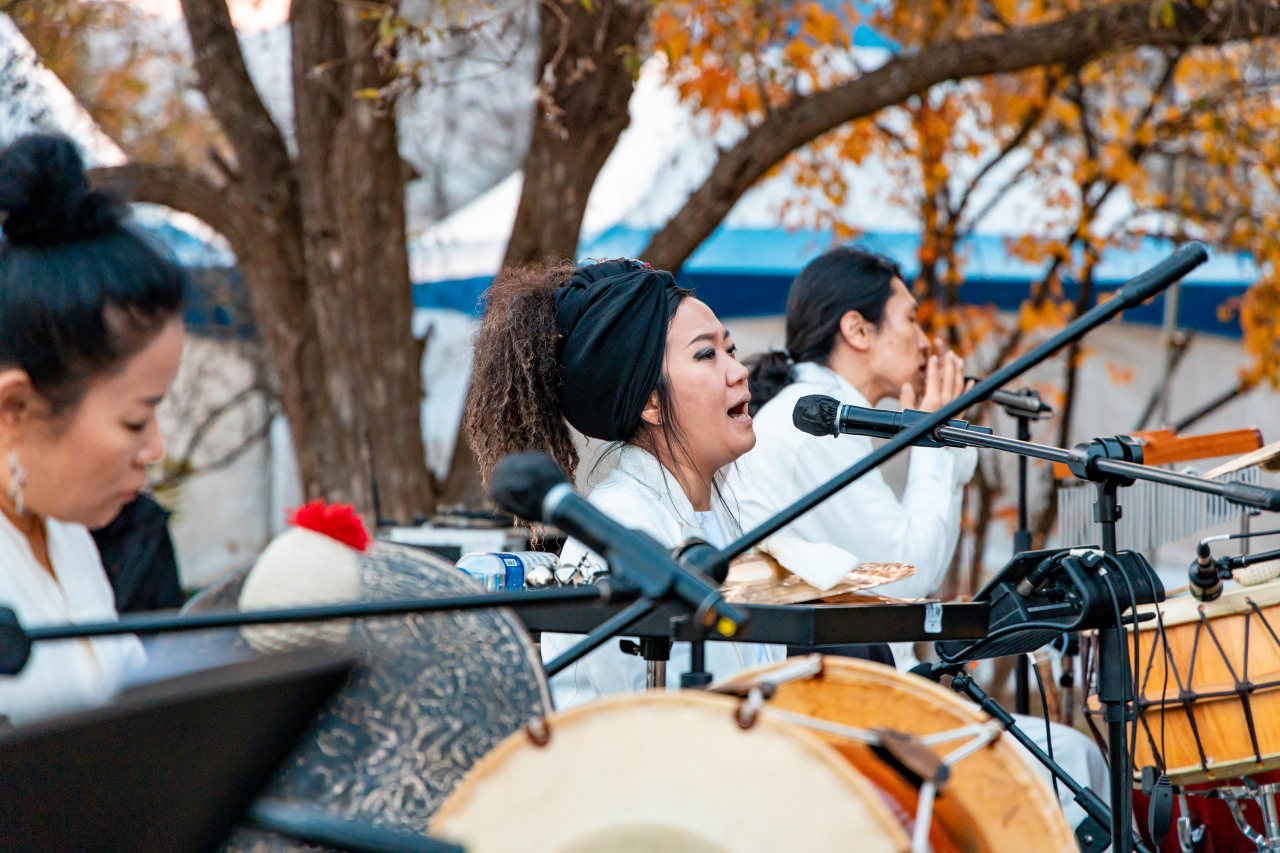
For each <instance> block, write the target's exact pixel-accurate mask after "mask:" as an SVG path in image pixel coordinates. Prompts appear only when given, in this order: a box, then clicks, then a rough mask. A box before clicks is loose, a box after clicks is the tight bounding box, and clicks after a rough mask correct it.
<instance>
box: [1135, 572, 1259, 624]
mask: <svg viewBox="0 0 1280 853" xmlns="http://www.w3.org/2000/svg"><path fill="white" fill-rule="evenodd" d="M1250 602H1253V604H1255V605H1257V606H1258V607H1260V608H1265V607H1273V606H1275V605H1277V604H1280V578H1276V579H1274V580H1269V581H1266V582H1265V583H1260V584H1256V585H1254V586H1236V587H1232V588H1231V589H1228V590H1226V591H1224V592H1223V593H1222V595H1221V597H1219V598H1217V599H1215V600H1213V601H1207V602H1202V601H1199V600H1198V599H1196V598H1195V597H1194V596H1192V595H1191V593H1190V592H1187V593H1183V594H1182V595H1178V596H1175V597H1174V598H1170V599H1166V600H1165V601H1164V602H1162V603H1160V604H1159V605H1155V604H1143V605H1141V606H1139V608H1138V610H1139V612H1141V613H1155V612H1156V610H1157V609H1158V610H1159V611H1160V621H1161V623H1162V624H1163V625H1164V626H1165V627H1166V628H1172V627H1175V626H1178V625H1186V624H1189V623H1192V622H1198V621H1200V608H1201V607H1203V608H1204V616H1205V618H1206V619H1219V618H1222V617H1226V616H1241V615H1243V614H1245V613H1249V612H1251V611H1252V610H1253V607H1252V606H1251V605H1250ZM1138 630H1139V631H1154V630H1156V620H1154V619H1151V620H1148V621H1146V622H1142V623H1139V625H1138Z"/></svg>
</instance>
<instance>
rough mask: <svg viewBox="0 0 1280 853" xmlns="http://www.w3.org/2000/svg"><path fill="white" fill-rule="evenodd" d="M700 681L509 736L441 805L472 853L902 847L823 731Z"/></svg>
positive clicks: (827, 851) (444, 830)
mask: <svg viewBox="0 0 1280 853" xmlns="http://www.w3.org/2000/svg"><path fill="white" fill-rule="evenodd" d="M736 706H737V703H736V701H735V700H734V699H731V698H729V697H724V696H715V695H709V694H706V693H702V692H698V691H684V692H680V693H670V694H662V693H650V694H628V695H623V696H617V697H610V698H605V699H601V700H598V701H595V702H592V703H589V704H587V705H583V706H581V707H578V708H574V709H572V710H569V711H566V712H564V713H561V714H557V715H554V716H552V717H551V718H550V719H549V720H548V721H547V724H546V725H547V729H546V734H547V735H548V736H549V738H548V739H546V740H543V739H542V738H541V737H540V738H539V739H538V741H537V742H535V740H534V738H533V737H531V736H530V735H529V734H527V733H520V734H516V735H513V736H512V737H511V738H509V739H508V740H506V741H505V742H504V743H503V744H502V745H500V746H499V747H498V748H497V749H495V750H494V751H493V752H491V753H490V754H489V755H488V756H486V757H485V758H484V759H483V760H482V761H481V762H480V763H479V764H477V765H476V767H475V769H474V770H473V771H472V772H471V773H470V774H469V775H468V776H467V778H466V779H465V780H464V781H463V782H462V784H461V785H459V786H458V789H457V790H456V791H455V792H454V794H453V795H452V796H451V797H450V798H449V799H448V800H447V801H446V802H445V804H444V805H443V806H441V808H440V810H439V812H437V814H436V818H435V821H434V822H433V823H432V833H433V834H435V835H437V836H440V837H443V838H448V839H451V840H454V841H457V842H460V843H462V844H464V845H465V847H466V849H467V850H468V853H775V851H784V850H795V851H801V850H803V851H806V853H836V851H841V853H845V851H849V850H857V851H859V853H903V851H906V850H907V849H908V842H907V838H906V835H905V834H904V833H903V831H902V829H901V828H900V827H899V825H898V823H897V821H896V820H895V819H894V817H893V816H892V815H891V814H890V813H889V811H888V810H887V809H886V807H885V805H884V804H883V803H882V802H881V800H880V797H879V795H878V794H877V792H876V791H875V789H874V788H873V787H872V786H871V785H870V784H869V783H868V782H867V781H866V780H865V779H864V778H862V776H861V775H860V774H858V773H857V772H856V771H855V770H854V769H853V768H852V767H851V766H849V765H848V764H847V763H846V762H844V761H842V760H841V759H840V758H839V756H838V755H837V754H836V753H835V752H834V751H833V750H831V749H829V748H827V747H826V746H825V745H824V744H823V743H822V742H821V741H820V740H819V739H818V738H816V737H814V736H812V735H810V734H808V733H806V732H804V731H803V730H800V729H797V728H795V727H793V726H788V725H786V724H782V723H775V722H772V721H770V720H768V719H762V720H761V721H760V722H759V723H758V724H757V725H755V726H752V727H751V728H750V729H746V730H744V729H742V728H740V727H739V726H738V725H737V724H735V722H734V711H735V708H736Z"/></svg>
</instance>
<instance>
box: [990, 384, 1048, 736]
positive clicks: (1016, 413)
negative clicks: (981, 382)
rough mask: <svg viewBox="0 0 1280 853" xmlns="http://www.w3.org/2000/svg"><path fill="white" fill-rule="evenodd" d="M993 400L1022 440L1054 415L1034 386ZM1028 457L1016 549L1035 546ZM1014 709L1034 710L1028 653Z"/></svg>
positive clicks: (1017, 665)
mask: <svg viewBox="0 0 1280 853" xmlns="http://www.w3.org/2000/svg"><path fill="white" fill-rule="evenodd" d="M991 402H993V403H995V404H996V405H998V406H999V407H1000V408H1002V409H1004V412H1005V414H1006V415H1008V416H1009V417H1011V418H1013V419H1014V421H1015V422H1017V425H1018V441H1025V442H1030V441H1031V422H1032V421H1033V420H1034V421H1038V420H1043V419H1046V418H1051V417H1053V408H1052V407H1051V406H1049V404H1048V403H1045V402H1044V401H1043V400H1041V399H1040V395H1039V394H1038V393H1036V392H1035V391H1033V390H1031V389H1030V388H1023V389H1022V390H1021V391H1017V392H1010V391H997V392H996V393H994V394H992V395H991ZM1027 516H1028V513H1027V457H1026V456H1023V455H1022V454H1018V529H1017V530H1015V531H1014V532H1013V553H1015V554H1021V553H1023V552H1025V551H1030V550H1031V529H1030V525H1029V522H1028V520H1027ZM1013 673H1014V698H1013V710H1014V711H1016V712H1017V713H1019V714H1029V713H1031V689H1030V688H1031V684H1030V675H1031V673H1030V667H1029V664H1028V662H1027V657H1026V655H1018V656H1017V657H1016V658H1015V659H1014V669H1013Z"/></svg>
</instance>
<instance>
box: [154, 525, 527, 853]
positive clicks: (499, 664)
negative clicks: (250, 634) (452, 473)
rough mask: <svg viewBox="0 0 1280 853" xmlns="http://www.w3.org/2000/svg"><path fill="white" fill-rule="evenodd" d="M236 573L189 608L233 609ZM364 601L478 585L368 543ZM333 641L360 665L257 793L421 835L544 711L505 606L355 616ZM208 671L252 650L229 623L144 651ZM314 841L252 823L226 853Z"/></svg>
mask: <svg viewBox="0 0 1280 853" xmlns="http://www.w3.org/2000/svg"><path fill="white" fill-rule="evenodd" d="M246 573H247V572H245V571H241V572H237V573H235V574H233V575H231V576H229V577H227V578H225V579H224V580H223V581H222V582H220V583H218V584H215V585H214V586H213V587H210V588H209V589H208V590H206V591H205V592H204V593H202V594H201V595H200V596H198V597H197V598H196V599H193V601H192V602H191V603H190V604H189V605H188V609H189V610H194V611H207V610H218V609H234V608H235V607H236V602H237V600H238V599H239V595H240V589H241V586H242V585H243V583H244V578H245V575H246ZM359 574H360V591H359V598H360V600H363V601H386V600H392V599H405V598H411V597H412V598H419V597H420V598H426V597H433V596H446V595H459V594H468V593H475V592H479V591H480V588H479V585H478V584H476V583H475V581H473V580H471V579H470V578H468V577H467V576H466V575H464V574H463V573H462V572H460V571H458V570H457V569H455V568H454V567H453V566H452V565H450V564H448V563H446V562H444V561H442V560H440V559H439V558H437V557H435V556H434V555H431V554H428V553H426V552H424V551H421V550H419V549H416V548H410V547H406V546H403V545H391V544H388V543H381V542H379V543H375V544H374V545H373V546H372V547H370V548H369V550H368V551H366V552H364V553H362V554H360V556H359ZM344 646H345V647H346V648H347V649H349V650H350V651H352V652H354V653H355V655H356V656H357V657H358V658H359V660H360V666H358V667H357V669H356V671H355V673H354V674H353V675H352V677H351V681H350V682H349V683H348V684H347V686H346V687H344V688H343V689H342V691H341V692H340V693H339V694H338V695H337V696H336V697H335V698H334V700H333V701H332V702H331V703H330V705H329V707H328V708H327V709H325V711H323V712H322V713H321V715H320V716H319V717H318V718H317V720H316V722H315V725H314V727H313V728H312V731H311V732H310V733H309V734H308V735H306V736H304V737H303V738H302V740H301V741H300V742H299V744H298V746H297V748H296V749H295V751H294V754H293V755H292V756H291V757H290V759H289V760H288V761H287V762H286V763H285V765H284V767H282V768H281V770H280V771H279V772H278V773H277V774H276V778H275V779H274V780H273V781H272V782H271V784H269V785H268V787H267V789H266V791H265V792H264V793H265V794H266V795H268V796H271V797H275V798H279V799H282V800H285V801H287V802H294V803H300V804H305V805H309V806H314V807H319V808H321V809H323V810H324V811H325V812H327V813H329V814H331V815H334V816H337V817H347V818H354V819H357V820H362V821H367V822H368V823H371V824H375V825H381V826H390V827H395V828H399V829H402V830H405V831H412V832H422V831H424V830H425V829H426V827H427V824H428V823H429V821H430V819H431V816H432V815H433V814H434V813H435V810H436V808H437V807H438V806H439V805H440V803H441V802H442V801H443V800H444V799H445V797H446V796H447V795H448V794H449V793H450V792H451V791H452V790H453V788H454V786H455V785H456V784H457V783H458V781H459V780H460V779H461V778H462V777H463V775H464V774H465V773H466V772H467V771H468V770H469V769H470V768H471V766H472V765H473V764H474V763H475V762H476V761H478V760H479V759H480V758H481V756H483V755H485V754H486V753H487V752H489V750H491V749H492V748H493V747H494V746H495V745H497V744H498V743H501V742H502V741H503V740H504V739H505V738H506V737H507V736H508V735H510V734H511V733H512V732H515V731H518V730H519V729H520V728H521V727H522V726H524V725H525V724H526V723H527V722H528V721H529V720H530V719H533V718H536V717H540V716H541V715H543V714H545V713H546V712H547V711H548V709H550V707H551V699H550V694H549V692H548V689H547V683H546V679H545V677H544V676H543V672H542V662H541V659H540V658H539V656H538V654H537V650H536V648H535V647H534V645H533V642H532V641H531V640H530V639H529V636H528V634H527V633H526V631H525V629H524V626H523V625H522V624H521V623H520V621H519V620H518V619H517V618H516V617H515V615H514V614H512V613H511V612H510V611H506V610H473V611H467V612H456V613H440V614H432V615H412V616H396V617H388V618H378V619H363V620H354V621H353V622H352V623H351V630H350V631H349V632H348V633H347V638H346V641H345V643H344ZM156 651H157V652H159V653H160V654H162V655H165V654H167V655H174V656H178V655H181V656H183V657H185V658H187V659H190V658H192V657H198V656H204V657H206V658H208V660H207V661H206V665H211V664H213V663H217V662H219V660H227V659H243V658H245V657H252V656H255V655H256V654H257V653H256V652H254V651H253V650H252V649H251V648H250V647H249V646H248V644H247V643H246V642H245V641H244V640H243V638H242V637H241V635H240V632H238V631H216V632H200V633H199V634H195V635H189V636H183V637H178V638H173V640H172V641H170V639H169V638H166V640H165V645H164V646H162V647H161V648H159V649H157V650H156ZM313 849H314V848H312V847H310V846H308V845H304V844H301V843H295V842H291V841H288V840H286V839H283V838H280V837H278V836H275V835H271V834H268V833H264V832H260V831H258V830H255V829H250V828H247V827H245V828H240V829H237V830H236V833H235V834H234V835H233V837H232V839H231V841H229V842H228V844H227V846H226V847H225V848H224V853H285V852H286V851H288V853H294V851H306V850H313Z"/></svg>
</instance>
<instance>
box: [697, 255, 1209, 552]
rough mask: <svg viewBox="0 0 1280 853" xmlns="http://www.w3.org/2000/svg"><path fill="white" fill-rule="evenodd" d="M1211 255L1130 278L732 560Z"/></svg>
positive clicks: (812, 496)
mask: <svg viewBox="0 0 1280 853" xmlns="http://www.w3.org/2000/svg"><path fill="white" fill-rule="evenodd" d="M1208 259H1209V254H1208V252H1207V251H1206V250H1205V248H1204V246H1202V245H1201V244H1199V243H1188V244H1187V245H1185V246H1183V247H1182V248H1180V249H1178V250H1177V251H1176V252H1174V253H1173V254H1172V255H1170V256H1169V257H1168V258H1166V259H1165V260H1163V261H1161V262H1160V263H1159V264H1157V265H1156V266H1154V267H1152V268H1151V269H1149V270H1147V271H1146V272H1144V273H1142V274H1141V275H1139V276H1137V277H1136V278H1133V279H1130V280H1129V281H1128V282H1127V283H1126V284H1124V285H1123V286H1122V287H1120V289H1119V290H1117V291H1116V293H1115V296H1114V297H1112V298H1111V299H1109V300H1107V301H1106V302H1103V303H1100V304H1098V305H1095V306H1094V307H1093V308H1091V309H1090V310H1089V311H1086V312H1085V313H1084V314H1082V315H1080V317H1078V318H1077V319H1076V320H1075V321H1074V322H1072V323H1069V324H1068V325H1067V326H1066V327H1065V328H1063V329H1061V330H1059V331H1058V333H1057V334H1055V335H1053V336H1052V337H1050V338H1049V339H1048V340H1045V341H1043V342H1041V343H1040V344H1039V345H1037V346H1036V347H1034V348H1033V349H1031V350H1030V351H1029V352H1027V353H1024V354H1023V355H1022V356H1021V357H1019V358H1016V359H1014V360H1013V361H1011V362H1009V363H1008V364H1006V365H1005V366H1004V367H1002V368H1000V369H999V370H997V371H996V372H995V373H992V374H991V375H990V376H988V377H987V378H986V379H983V380H982V381H981V382H979V383H978V384H977V385H975V386H973V387H972V388H970V389H969V390H968V391H966V392H965V393H963V394H961V395H960V396H959V397H956V398H955V399H954V400H952V401H951V402H950V403H947V404H946V405H944V406H942V407H941V408H939V409H938V410H937V411H936V412H933V413H932V414H931V415H930V416H929V417H927V418H924V419H922V420H920V421H917V422H916V423H915V424H913V425H912V426H910V427H909V428H907V429H905V430H903V431H902V432H900V433H899V434H898V435H897V436H896V437H894V438H892V439H890V440H889V441H888V442H886V443H885V444H883V445H881V446H880V447H879V448H877V449H875V450H873V451H871V452H870V453H868V454H867V455H866V456H864V457H863V458H862V459H860V460H858V462H856V463H854V464H853V465H851V466H850V467H849V468H847V469H845V470H844V471H843V472H842V473H840V474H837V475H836V476H835V477H833V478H831V479H830V480H828V481H827V482H826V483H824V484H823V485H821V486H819V487H818V488H817V489H815V490H813V491H812V492H810V493H809V494H807V495H805V496H804V497H802V498H800V499H799V500H797V501H796V502H795V503H793V504H791V506H789V507H787V508H785V509H783V510H781V511H780V512H778V513H777V514H776V515H774V516H773V517H772V518H770V519H768V520H767V521H765V522H764V523H762V524H760V525H759V526H758V527H756V528H755V529H754V530H751V531H749V532H747V533H744V534H743V535H742V536H740V537H739V538H738V539H737V540H736V541H734V542H732V543H730V544H729V545H728V546H727V547H726V548H725V549H724V550H723V552H722V553H723V555H724V558H725V559H726V560H732V559H733V558H734V557H737V556H739V555H741V554H745V553H746V552H747V551H749V550H751V548H753V547H755V545H756V544H757V543H759V542H760V541H762V540H764V539H765V538H767V537H769V536H771V535H772V534H774V533H777V532H778V531H779V530H781V529H782V528H784V527H786V526H787V525H788V524H790V523H791V522H792V521H795V520H796V519H797V518H799V517H800V516H801V515H803V514H804V513H806V512H808V511H809V510H811V509H813V508H814V507H815V506H817V505H818V504H820V503H822V502H823V501H825V500H826V499H827V498H829V497H831V496H832V495H834V494H835V493H836V492H838V491H840V490H841V489H843V488H844V487H845V486H848V485H849V484H850V483H853V482H855V481H857V480H859V479H861V478H862V477H863V476H865V475H866V474H867V472H869V471H871V470H872V469H874V468H876V467H878V466H880V465H881V464H883V463H884V462H887V461H888V460H890V459H892V458H893V457H895V456H897V455H898V454H899V453H901V452H902V451H903V450H905V449H907V448H908V447H910V446H911V445H912V444H914V443H915V441H916V439H918V438H920V437H922V436H924V435H927V434H929V433H932V432H933V431H934V430H936V429H937V428H938V427H940V426H942V425H943V424H945V423H946V422H947V421H949V420H951V419H952V418H954V417H956V416H957V415H959V414H960V413H961V412H963V411H964V410H965V409H967V408H969V407H970V406H972V405H974V404H976V403H980V402H982V401H983V400H986V399H987V398H988V397H990V396H991V395H992V394H993V393H994V392H995V391H997V390H998V389H999V388H1001V387H1002V386H1004V385H1006V384H1007V383H1009V382H1010V381H1012V380H1013V379H1015V378H1017V377H1018V376H1020V375H1021V374H1023V373H1026V372H1027V371H1028V370H1030V369H1031V368H1033V367H1035V366H1036V365H1037V364H1039V363H1040V362H1042V361H1045V360H1046V359H1048V358H1051V357H1052V356H1053V355H1055V354H1056V353H1057V352H1058V351H1059V350H1061V349H1063V348H1064V347H1066V346H1067V345H1068V344H1071V343H1072V342H1074V341H1077V340H1079V339H1080V338H1082V337H1084V335H1085V334H1087V333H1088V332H1090V331H1092V330H1093V329H1094V328H1096V327H1098V326H1100V325H1102V324H1103V323H1105V322H1106V321H1108V320H1110V319H1111V318H1112V317H1114V316H1116V315H1117V314H1119V313H1120V312H1122V311H1124V310H1125V309H1127V308H1133V307H1134V306H1137V305H1140V304H1141V303H1143V302H1145V301H1146V300H1147V299H1148V298H1149V297H1151V296H1154V295H1155V294H1157V293H1159V292H1160V291H1161V290H1163V289H1164V288H1166V287H1168V286H1169V285H1170V284H1172V283H1173V282H1175V281H1177V280H1179V279H1181V278H1182V277H1183V276H1185V275H1186V274H1187V273H1189V272H1191V271H1192V270H1193V269H1195V268H1196V267H1198V266H1200V265H1201V264H1203V263H1204V262H1205V261H1207V260H1208Z"/></svg>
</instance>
